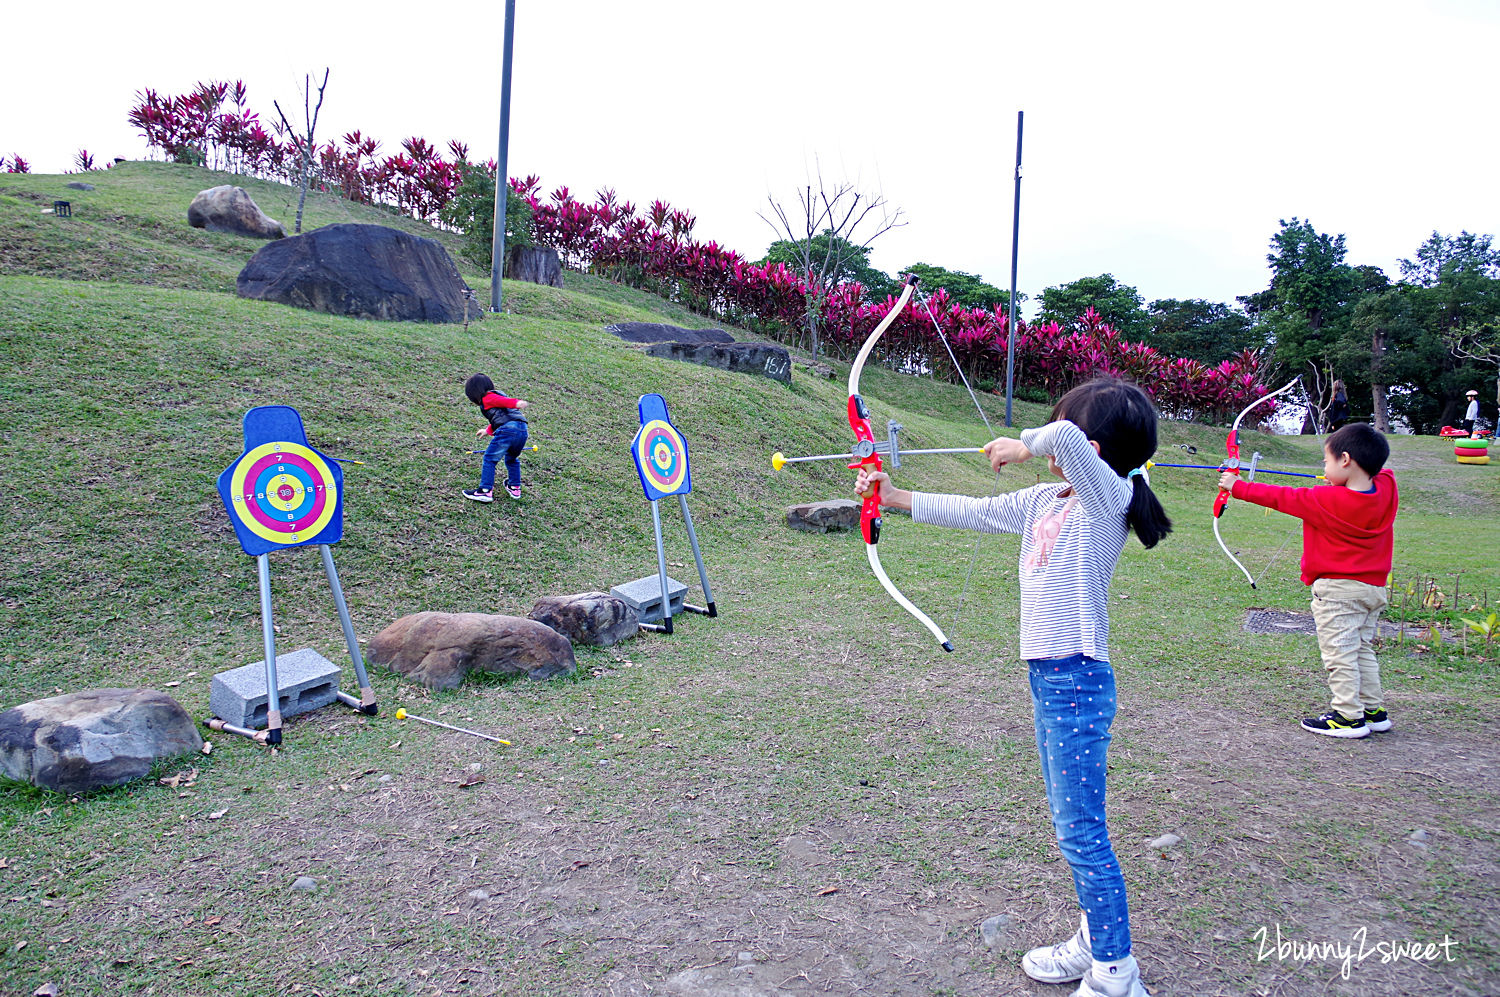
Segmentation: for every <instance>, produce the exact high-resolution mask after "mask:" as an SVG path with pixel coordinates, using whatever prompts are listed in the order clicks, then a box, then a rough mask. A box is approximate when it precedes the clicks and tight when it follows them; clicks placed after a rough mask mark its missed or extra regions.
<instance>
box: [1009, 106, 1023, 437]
mask: <svg viewBox="0 0 1500 997" xmlns="http://www.w3.org/2000/svg"><path fill="white" fill-rule="evenodd" d="M1025 118H1026V112H1025V111H1017V112H1016V203H1015V206H1014V207H1013V208H1012V209H1011V223H1010V314H1009V316H1008V320H1007V322H1006V328H1007V329H1008V330H1009V332H1010V337H1009V339H1008V340H1007V342H1006V344H1005V425H1006V426H1009V425H1010V424H1011V422H1010V399H1011V396H1012V395H1013V394H1014V393H1015V389H1016V321H1017V318H1016V250H1017V249H1019V248H1020V244H1021V123H1022V122H1023V121H1024V120H1025Z"/></svg>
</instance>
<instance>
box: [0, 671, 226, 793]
mask: <svg viewBox="0 0 1500 997" xmlns="http://www.w3.org/2000/svg"><path fill="white" fill-rule="evenodd" d="M202 747H203V738H201V737H200V736H199V735H198V730H197V727H196V726H195V725H194V724H193V721H192V718H191V717H189V716H188V715H187V711H185V710H184V709H183V708H182V707H181V706H180V705H178V703H177V701H176V700H175V699H173V698H172V697H171V696H168V695H166V694H165V693H160V692H157V691H156V690H155V689H90V690H88V691H85V692H73V693H68V694H67V695H65V696H53V697H52V698H50V699H38V700H36V701H35V702H31V703H23V704H22V705H20V706H16V707H12V708H11V709H9V710H6V711H5V712H4V713H0V774H4V775H6V776H9V777H10V778H12V779H19V780H20V781H22V782H29V783H31V784H32V785H35V786H41V787H43V788H45V789H51V790H55V791H57V792H59V793H81V792H88V791H90V790H94V789H102V788H104V787H106V786H118V785H119V784H120V783H123V782H129V781H130V780H132V779H139V778H140V777H141V776H143V775H145V774H146V773H147V772H148V771H150V769H151V766H152V765H153V764H155V763H156V761H157V760H158V759H161V758H171V757H173V756H175V755H182V754H187V753H189V752H196V751H199V750H200V749H201V748H202Z"/></svg>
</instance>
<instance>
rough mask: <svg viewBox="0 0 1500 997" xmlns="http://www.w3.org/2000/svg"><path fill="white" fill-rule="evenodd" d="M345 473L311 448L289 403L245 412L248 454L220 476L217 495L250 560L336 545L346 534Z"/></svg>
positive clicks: (246, 452)
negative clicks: (289, 549)
mask: <svg viewBox="0 0 1500 997" xmlns="http://www.w3.org/2000/svg"><path fill="white" fill-rule="evenodd" d="M343 486H344V475H343V471H342V470H341V469H340V468H339V466H338V463H337V462H336V461H333V460H330V459H328V458H326V457H324V456H323V455H322V454H321V453H319V452H318V451H316V450H314V449H313V448H312V447H310V446H308V445H307V433H306V432H305V431H304V430H303V428H302V417H301V416H300V415H298V414H297V410H296V409H294V408H291V407H289V406H286V405H262V406H260V407H259V408H253V409H251V410H250V411H249V412H247V413H245V452H244V453H243V454H241V455H240V458H239V459H238V460H236V461H235V462H234V463H233V464H231V465H230V466H229V467H228V468H226V469H225V470H224V473H223V474H220V475H219V497H220V498H222V499H223V500H224V508H226V509H227V510H228V511H229V519H230V521H231V522H232V523H233V524H234V531H235V534H236V535H237V536H238V537H239V540H240V546H241V547H242V548H244V551H245V553H246V554H249V555H250V556H252V557H255V556H258V555H260V554H265V553H269V552H270V551H273V550H281V549H283V548H285V547H300V546H301V545H303V544H310V543H318V544H331V543H337V542H338V541H339V540H340V539H342V537H343V534H344V522H343Z"/></svg>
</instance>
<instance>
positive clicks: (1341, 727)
mask: <svg viewBox="0 0 1500 997" xmlns="http://www.w3.org/2000/svg"><path fill="white" fill-rule="evenodd" d="M1302 729H1303V730H1310V731H1312V732H1313V733H1314V734H1327V735H1328V736H1329V737H1369V736H1370V728H1369V727H1367V726H1366V725H1365V718H1364V717H1355V718H1354V719H1353V720H1349V719H1347V718H1346V717H1345V716H1344V715H1343V714H1342V713H1340V712H1339V711H1338V710H1329V711H1328V712H1327V713H1325V714H1323V715H1322V716H1321V717H1313V718H1311V719H1309V720H1304V721H1302Z"/></svg>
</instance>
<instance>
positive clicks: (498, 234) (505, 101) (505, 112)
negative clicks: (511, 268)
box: [490, 0, 516, 312]
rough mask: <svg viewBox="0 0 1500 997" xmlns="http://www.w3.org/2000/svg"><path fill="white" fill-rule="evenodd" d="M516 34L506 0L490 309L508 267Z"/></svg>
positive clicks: (496, 305)
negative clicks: (512, 62)
mask: <svg viewBox="0 0 1500 997" xmlns="http://www.w3.org/2000/svg"><path fill="white" fill-rule="evenodd" d="M515 38H516V0H505V55H504V61H503V63H502V68H501V70H500V156H499V158H498V159H497V160H496V166H495V240H494V242H493V243H492V244H491V246H490V311H492V312H498V311H499V310H500V274H501V272H502V271H503V270H504V269H505V195H506V193H507V192H508V191H509V189H510V174H509V172H508V170H509V167H508V166H507V164H506V154H507V153H508V152H509V151H510V53H511V48H512V47H513V45H514V43H515Z"/></svg>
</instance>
